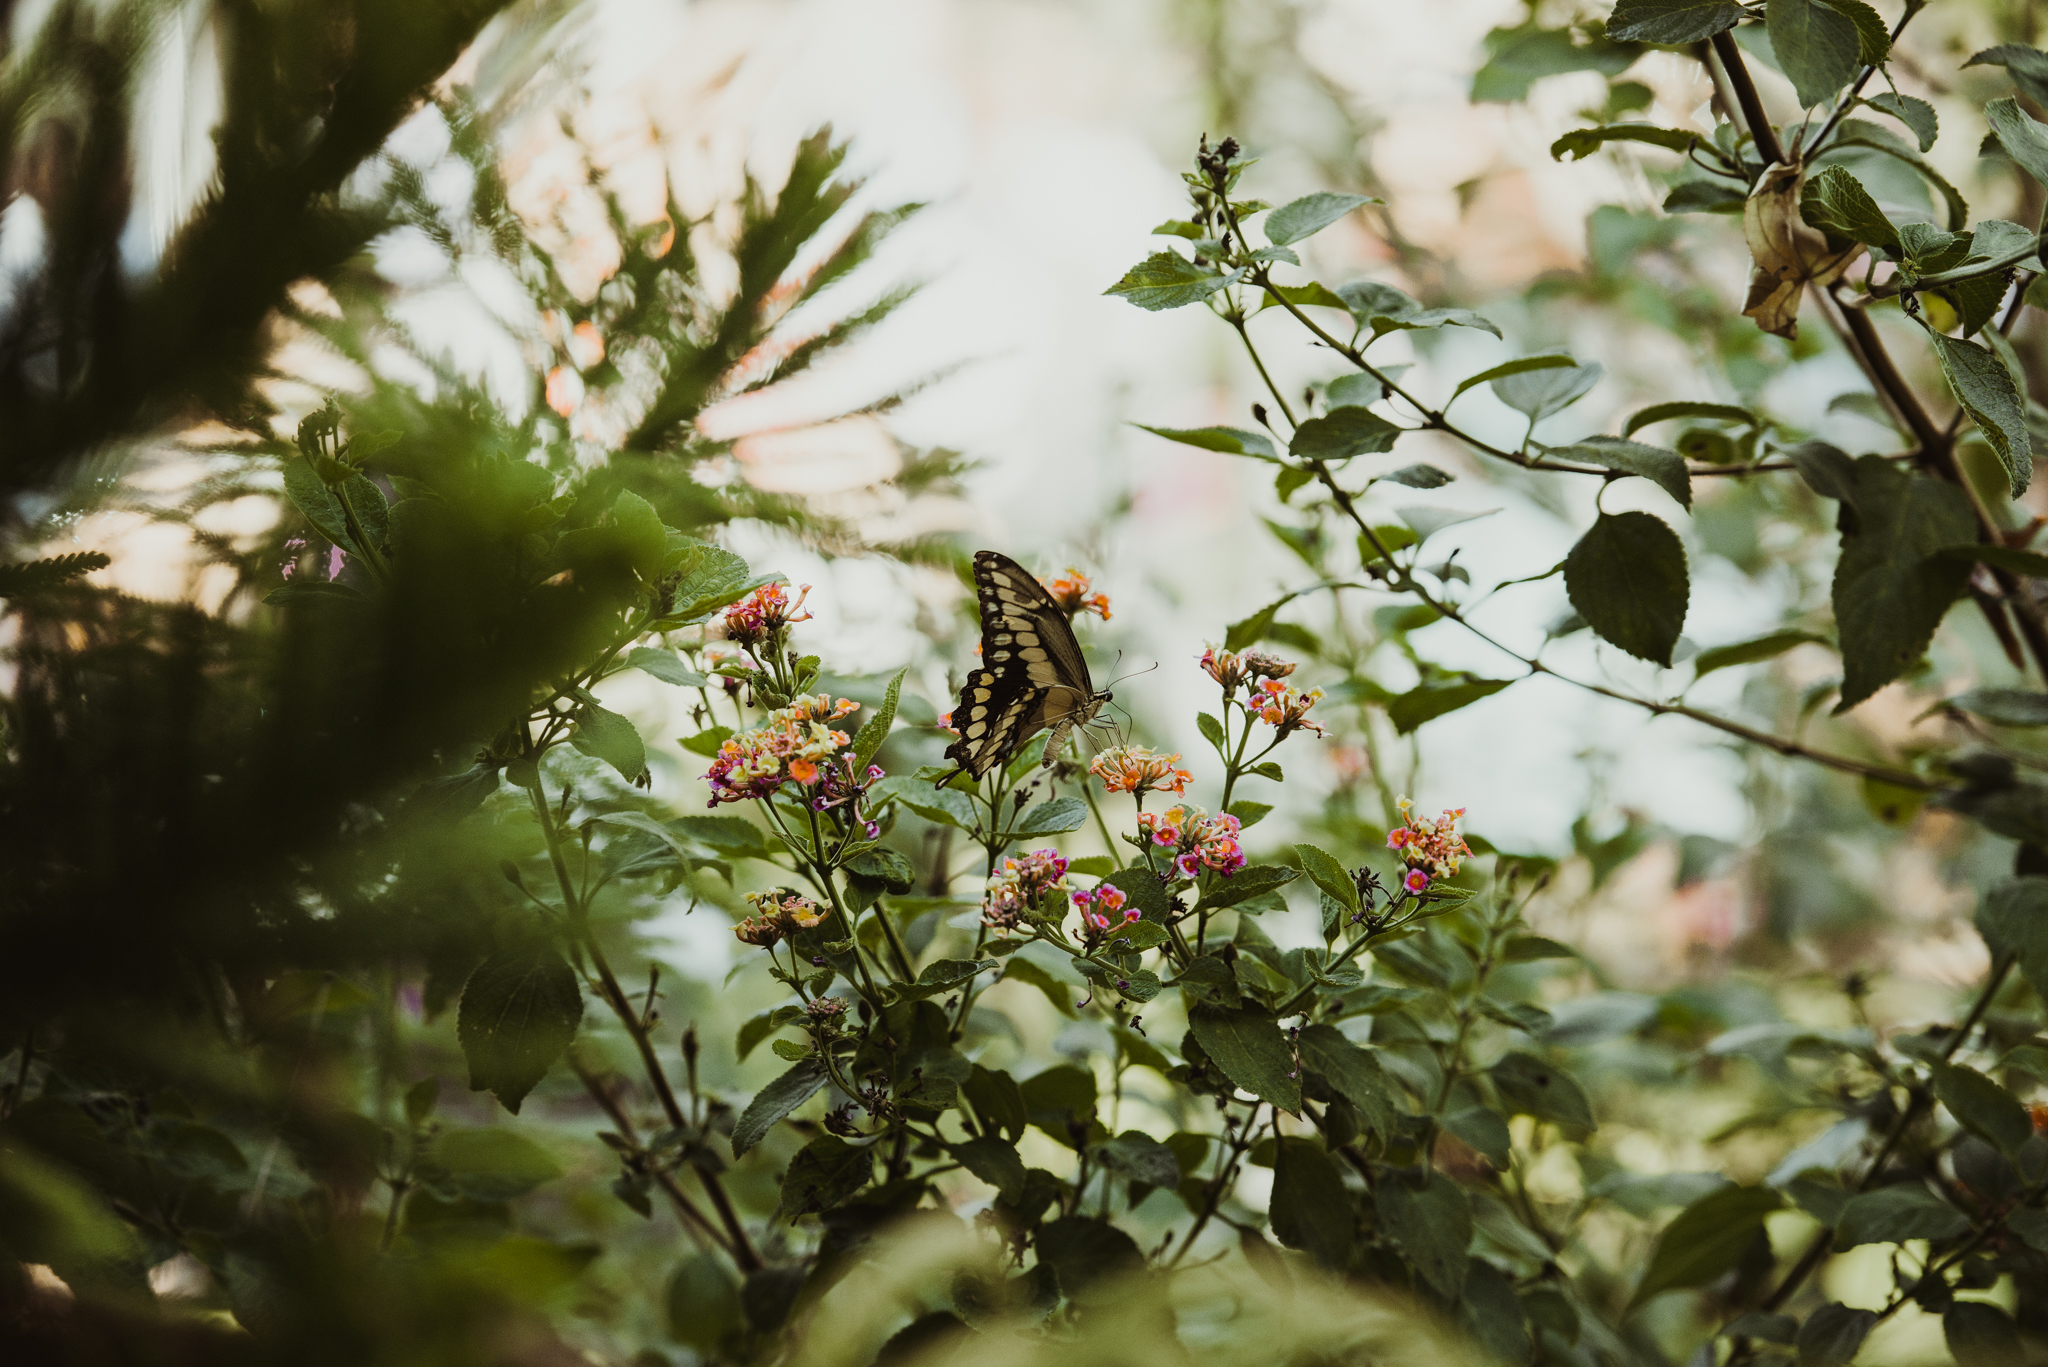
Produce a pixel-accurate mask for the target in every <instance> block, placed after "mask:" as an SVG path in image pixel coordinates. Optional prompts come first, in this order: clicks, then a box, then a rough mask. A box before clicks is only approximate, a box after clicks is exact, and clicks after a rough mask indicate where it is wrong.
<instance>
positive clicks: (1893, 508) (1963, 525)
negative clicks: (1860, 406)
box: [1834, 456, 1977, 712]
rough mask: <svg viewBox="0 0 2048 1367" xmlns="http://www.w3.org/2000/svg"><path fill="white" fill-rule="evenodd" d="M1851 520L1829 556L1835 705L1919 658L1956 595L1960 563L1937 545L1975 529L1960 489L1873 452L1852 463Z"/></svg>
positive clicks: (1963, 580)
mask: <svg viewBox="0 0 2048 1367" xmlns="http://www.w3.org/2000/svg"><path fill="white" fill-rule="evenodd" d="M1854 468H1855V478H1856V484H1855V495H1856V499H1855V507H1856V513H1857V523H1858V530H1857V531H1856V533H1855V534H1854V535H1848V534H1846V533H1845V534H1844V535H1843V537H1842V555H1841V559H1840V560H1838V561H1837V562H1836V565H1835V584H1834V605H1835V623H1836V628H1837V630H1839V631H1840V633H1841V640H1842V674H1843V677H1842V694H1841V701H1840V703H1839V704H1838V705H1837V706H1836V708H1835V711H1837V712H1844V711H1847V710H1848V709H1849V708H1851V707H1854V706H1855V705H1856V704H1858V703H1860V702H1862V701H1863V700H1864V699H1865V698H1868V697H1869V696H1870V695H1871V694H1873V693H1875V692H1877V690H1878V689H1880V688H1882V687H1884V686H1885V685H1886V684H1888V683H1890V682H1891V681H1892V680H1893V679H1896V678H1897V677H1898V676H1899V675H1900V674H1902V673H1904V672H1905V671H1906V670H1907V669H1908V668H1910V667H1911V666H1912V664H1913V663H1914V661H1916V660H1918V659H1919V658H1920V653H1921V652H1922V651H1924V650H1925V649H1926V648H1927V643H1928V641H1929V640H1930V639H1932V638H1933V636H1934V629H1935V628H1936V627H1937V626H1939V625H1941V619H1942V618H1943V617H1944V616H1945V615H1947V613H1948V608H1949V604H1951V603H1953V602H1954V601H1955V600H1956V598H1957V597H1958V596H1959V595H1961V593H1962V591H1963V589H1964V587H1965V585H1966V584H1967V583H1968V580H1969V568H1968V566H1966V565H1961V564H1957V563H1956V562H1955V561H1952V560H1949V559H1946V558H1944V557H1943V556H1941V555H1940V554H1939V552H1940V551H1941V550H1942V548H1943V547H1946V546H1952V545H1955V544H1957V543H1959V542H1964V541H1968V540H1970V539H1971V538H1972V537H1973V536H1974V535H1975V533H1976V530H1977V517H1976V513H1975V512H1974V511H1972V509H1971V507H1970V500H1969V496H1968V495H1966V494H1965V493H1963V491H1962V490H1961V489H1958V488H1957V487H1956V486H1955V485H1953V484H1950V483H1947V482H1946V481H1944V480H1938V479H1934V478H1932V477H1930V476H1927V475H1919V474H1909V473H1907V472H1906V471H1904V470H1900V469H1899V468H1897V467H1896V466H1894V465H1893V464H1892V463H1891V462H1890V461H1888V460H1885V459H1884V458H1883V457H1881V456H1865V457H1863V458H1862V459H1861V460H1859V461H1857V462H1856V464H1855V467H1854Z"/></svg>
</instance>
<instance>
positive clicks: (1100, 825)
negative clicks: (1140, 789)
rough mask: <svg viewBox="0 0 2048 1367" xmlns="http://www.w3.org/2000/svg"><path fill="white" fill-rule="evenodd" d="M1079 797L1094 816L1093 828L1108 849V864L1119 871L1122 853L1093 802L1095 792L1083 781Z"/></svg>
mask: <svg viewBox="0 0 2048 1367" xmlns="http://www.w3.org/2000/svg"><path fill="white" fill-rule="evenodd" d="M1081 796H1082V798H1083V799H1085V800H1086V801H1087V803H1088V810H1089V811H1090V812H1091V813H1093V814H1094V816H1095V828H1096V829H1097V830H1099V831H1101V832H1102V843H1103V844H1104V845H1105V846H1107V847H1108V849H1109V858H1110V862H1111V863H1113V864H1115V865H1116V866H1117V868H1119V869H1121V868H1123V866H1124V856H1123V851H1122V850H1120V849H1118V848H1117V845H1118V843H1119V842H1118V841H1117V839H1116V837H1115V836H1113V835H1111V834H1110V833H1109V822H1108V821H1107V820H1105V819H1104V818H1103V815H1102V807H1101V804H1099V803H1098V802H1096V800H1095V790H1094V789H1093V788H1091V787H1089V786H1088V782H1087V780H1085V779H1084V780H1082V783H1081Z"/></svg>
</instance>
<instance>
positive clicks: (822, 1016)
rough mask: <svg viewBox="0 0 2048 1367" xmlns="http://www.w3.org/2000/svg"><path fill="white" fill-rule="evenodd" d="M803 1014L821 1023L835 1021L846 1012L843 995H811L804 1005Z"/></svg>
mask: <svg viewBox="0 0 2048 1367" xmlns="http://www.w3.org/2000/svg"><path fill="white" fill-rule="evenodd" d="M804 1014H805V1015H807V1016H809V1017H810V1018H811V1019H812V1020H814V1021H818V1022H820V1023H823V1024H828V1025H829V1024H831V1023H833V1022H836V1021H837V1020H838V1019H839V1018H840V1017H841V1016H842V1015H844V1014H846V999H845V998H844V997H813V998H812V999H811V1000H810V1001H809V1002H808V1003H807V1004H806V1005H805V1006H804Z"/></svg>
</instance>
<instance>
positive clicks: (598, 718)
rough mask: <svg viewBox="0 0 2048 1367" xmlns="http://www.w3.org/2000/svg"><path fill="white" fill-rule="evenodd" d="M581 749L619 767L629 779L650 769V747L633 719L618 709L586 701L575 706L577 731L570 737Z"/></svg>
mask: <svg viewBox="0 0 2048 1367" xmlns="http://www.w3.org/2000/svg"><path fill="white" fill-rule="evenodd" d="M571 739H572V740H573V741H574V742H575V745H576V748H577V749H578V750H581V751H582V752H583V753H584V754H586V755H589V756H591V757H592V758H593V759H601V760H603V761H604V762H605V763H606V764H609V765H611V766H612V768H614V769H616V770H618V771H619V774H620V776H621V777H623V778H624V779H625V780H626V781H627V782H628V783H634V782H637V781H638V780H639V778H640V776H641V775H642V774H644V773H646V772H647V747H646V746H645V745H643V744H642V743H641V741H640V732H639V731H638V730H636V729H635V728H634V726H633V723H632V722H630V721H628V720H626V719H625V718H624V717H622V716H620V715H619V714H618V713H616V712H611V711H607V710H606V709H604V708H602V707H599V706H598V705H597V704H596V703H593V702H587V703H584V704H583V705H582V706H581V707H579V708H577V709H576V734H575V735H574V736H573V737H572V738H571Z"/></svg>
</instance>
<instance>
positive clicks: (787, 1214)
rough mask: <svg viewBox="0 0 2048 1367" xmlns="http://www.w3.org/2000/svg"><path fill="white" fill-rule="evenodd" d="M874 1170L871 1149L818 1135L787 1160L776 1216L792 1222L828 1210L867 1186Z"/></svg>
mask: <svg viewBox="0 0 2048 1367" xmlns="http://www.w3.org/2000/svg"><path fill="white" fill-rule="evenodd" d="M874 1170H875V1156H874V1153H873V1151H872V1150H870V1149H868V1148H866V1147H864V1146H861V1145H856V1144H849V1143H847V1142H846V1141H845V1140H843V1139H840V1138H838V1137H837V1136H835V1135H829V1134H822V1135H819V1136H818V1137H817V1138H816V1139H813V1140H812V1141H811V1142H810V1143H808V1144H806V1145H805V1146H804V1147H803V1150H802V1151H801V1152H799V1153H798V1154H797V1156H796V1157H795V1158H793V1159H791V1160H790V1164H789V1171H788V1172H787V1173H786V1174H784V1176H783V1179H782V1204H781V1205H780V1206H779V1207H777V1209H776V1217H777V1218H778V1219H787V1220H792V1221H793V1220H795V1219H796V1218H797V1217H799V1216H802V1215H808V1214H816V1213H818V1212H821V1211H827V1210H830V1209H832V1207H834V1206H836V1205H838V1204H840V1203H841V1202H842V1201H845V1200H846V1199H847V1198H848V1197H850V1196H852V1195H853V1194H854V1193H855V1192H857V1191H859V1190H860V1189H861V1188H862V1187H864V1186H866V1185H867V1184H868V1179H869V1178H870V1177H872V1176H873V1175H874Z"/></svg>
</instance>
